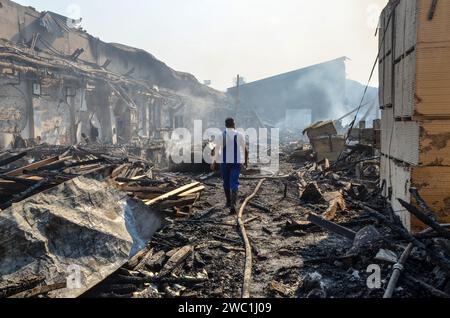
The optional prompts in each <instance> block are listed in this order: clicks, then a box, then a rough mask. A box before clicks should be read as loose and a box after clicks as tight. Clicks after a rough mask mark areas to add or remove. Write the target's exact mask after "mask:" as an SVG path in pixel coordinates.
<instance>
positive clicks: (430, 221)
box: [398, 199, 450, 238]
mask: <svg viewBox="0 0 450 318" xmlns="http://www.w3.org/2000/svg"><path fill="white" fill-rule="evenodd" d="M398 202H400V204H401V205H402V206H403V207H404V208H405V209H406V210H408V212H409V213H411V214H412V215H414V216H415V217H416V218H418V219H419V220H420V221H421V222H423V223H424V224H425V225H428V226H429V227H431V228H432V229H433V230H435V231H436V232H437V233H438V234H439V235H441V236H442V237H445V238H450V231H447V229H445V228H443V227H442V226H441V225H440V224H439V223H438V222H437V221H436V220H435V219H434V217H430V216H429V215H427V214H426V213H424V212H422V211H420V210H419V209H418V208H416V207H415V206H414V205H412V204H409V203H408V202H405V201H403V200H402V199H398Z"/></svg>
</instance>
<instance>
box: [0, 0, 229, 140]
mask: <svg viewBox="0 0 450 318" xmlns="http://www.w3.org/2000/svg"><path fill="white" fill-rule="evenodd" d="M0 3H1V5H0V114H1V115H0V146H1V147H5V146H8V145H9V144H11V141H12V140H13V139H14V138H15V137H16V136H20V137H21V138H24V139H30V140H31V139H40V140H42V141H43V142H47V143H50V144H61V145H66V144H67V145H70V144H75V143H78V142H80V141H81V140H82V136H88V137H89V138H90V139H91V140H92V139H95V140H97V141H98V142H101V143H112V144H116V143H119V144H125V143H130V142H132V141H133V140H134V139H136V138H147V139H149V140H150V139H158V138H163V137H164V136H165V135H167V133H168V132H170V131H171V130H172V129H173V128H176V127H181V126H185V127H189V126H190V125H191V123H192V122H193V120H194V119H202V116H204V117H208V115H209V113H208V111H209V110H210V111H214V109H215V108H216V107H222V106H223V105H224V104H225V100H226V96H225V94H223V93H221V92H218V91H216V90H214V89H211V88H209V87H207V86H205V85H202V84H200V83H199V82H198V81H197V80H196V79H195V77H194V76H192V75H191V74H188V73H182V72H177V71H175V70H173V69H171V68H170V67H168V66H167V65H166V64H164V63H163V62H161V61H159V60H158V59H156V58H155V57H154V56H153V55H151V54H150V53H148V52H146V51H143V50H140V49H136V48H132V47H128V46H125V45H121V44H115V43H105V42H103V41H101V40H100V39H98V38H95V37H93V36H92V35H90V34H88V33H87V32H86V31H84V30H83V29H81V28H80V27H79V26H78V21H73V20H71V19H68V18H67V17H64V16H61V15H59V14H56V13H53V12H38V11H36V10H35V9H33V8H31V7H24V6H21V5H19V4H16V3H14V2H12V1H9V0H1V1H0ZM200 107H201V110H202V111H199V110H198V108H200Z"/></svg>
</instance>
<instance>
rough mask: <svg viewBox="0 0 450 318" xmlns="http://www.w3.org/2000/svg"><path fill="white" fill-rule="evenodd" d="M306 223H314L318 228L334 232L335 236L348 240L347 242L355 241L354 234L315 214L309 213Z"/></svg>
mask: <svg viewBox="0 0 450 318" xmlns="http://www.w3.org/2000/svg"><path fill="white" fill-rule="evenodd" d="M308 221H309V222H311V223H314V224H315V225H318V226H320V227H321V228H324V229H326V230H329V231H331V232H334V233H336V234H339V235H342V236H344V237H346V238H348V239H349V240H354V239H355V236H356V232H354V231H352V230H349V229H348V228H346V227H343V226H341V225H339V224H336V223H334V222H331V221H327V220H325V219H323V218H321V217H320V216H318V215H316V214H313V213H310V214H309V215H308Z"/></svg>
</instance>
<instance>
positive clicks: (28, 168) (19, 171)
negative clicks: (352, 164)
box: [5, 156, 59, 177]
mask: <svg viewBox="0 0 450 318" xmlns="http://www.w3.org/2000/svg"><path fill="white" fill-rule="evenodd" d="M58 160H59V156H57V157H52V158H48V159H45V160H41V161H38V162H35V163H32V164H30V165H27V166H25V167H21V168H18V169H16V170H13V171H10V172H8V173H6V174H5V175H7V176H9V177H17V176H20V175H23V174H24V171H25V170H26V171H31V170H35V169H37V168H41V167H43V166H45V165H48V164H51V163H54V162H56V161H58Z"/></svg>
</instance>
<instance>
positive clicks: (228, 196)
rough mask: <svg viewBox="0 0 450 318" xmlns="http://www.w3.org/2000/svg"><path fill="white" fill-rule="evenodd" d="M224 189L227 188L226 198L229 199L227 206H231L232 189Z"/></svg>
mask: <svg viewBox="0 0 450 318" xmlns="http://www.w3.org/2000/svg"><path fill="white" fill-rule="evenodd" d="M224 190H225V198H226V199H227V203H226V204H225V208H231V190H230V189H224Z"/></svg>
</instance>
